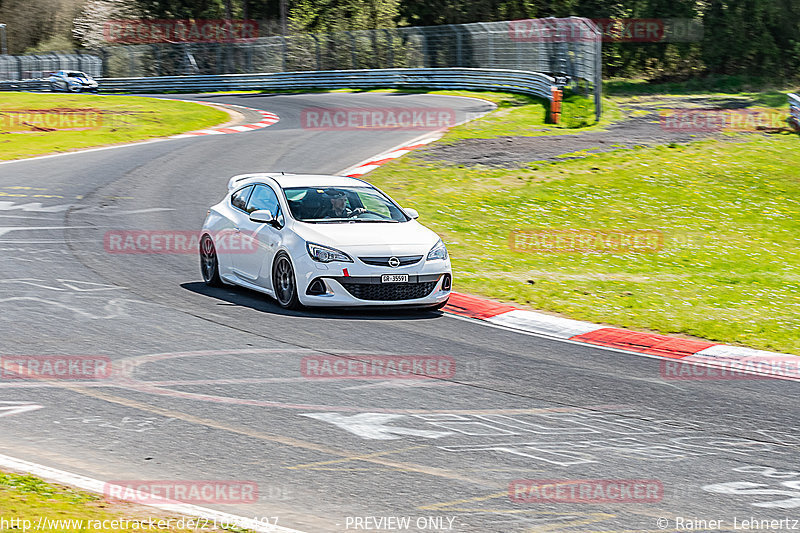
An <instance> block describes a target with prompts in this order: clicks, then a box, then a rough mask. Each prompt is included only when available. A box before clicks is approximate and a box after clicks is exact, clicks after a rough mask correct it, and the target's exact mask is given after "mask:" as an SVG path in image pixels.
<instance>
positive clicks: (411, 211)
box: [403, 207, 419, 218]
mask: <svg viewBox="0 0 800 533" xmlns="http://www.w3.org/2000/svg"><path fill="white" fill-rule="evenodd" d="M403 211H405V212H406V215H408V216H410V217H411V218H419V212H418V211H417V210H416V209H411V208H410V207H404V208H403Z"/></svg>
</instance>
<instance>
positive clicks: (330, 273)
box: [296, 258, 452, 307]
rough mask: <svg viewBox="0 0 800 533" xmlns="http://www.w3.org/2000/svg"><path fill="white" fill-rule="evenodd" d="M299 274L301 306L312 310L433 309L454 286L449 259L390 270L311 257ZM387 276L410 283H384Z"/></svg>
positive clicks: (299, 270) (297, 270)
mask: <svg viewBox="0 0 800 533" xmlns="http://www.w3.org/2000/svg"><path fill="white" fill-rule="evenodd" d="M302 262H303V263H306V262H305V261H302ZM298 266H299V265H298ZM296 272H297V273H298V275H297V278H298V280H297V282H298V287H297V292H298V297H299V299H300V303H302V304H303V305H307V306H310V307H360V306H381V307H394V306H400V307H409V306H419V307H429V306H435V305H438V304H440V303H443V302H445V301H447V299H448V298H449V297H450V289H451V287H452V272H451V268H450V260H449V259H447V260H437V261H430V262H427V261H425V260H424V259H423V260H422V261H421V262H420V263H418V264H415V265H409V266H405V267H404V266H401V267H398V268H389V267H376V266H370V265H365V264H363V263H360V262H356V263H339V262H335V263H328V264H324V263H318V262H316V261H313V260H311V259H310V258H309V260H308V262H307V263H306V264H304V265H302V267H301V268H298V269H296ZM301 272H305V273H306V275H302V274H300V273H301ZM383 274H408V282H403V283H382V282H381V276H382V275H383ZM320 284H322V286H320ZM322 291H324V292H322ZM309 292H311V293H315V294H309Z"/></svg>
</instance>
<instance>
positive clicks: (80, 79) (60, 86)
mask: <svg viewBox="0 0 800 533" xmlns="http://www.w3.org/2000/svg"><path fill="white" fill-rule="evenodd" d="M47 81H48V82H49V83H50V90H52V91H53V92H57V91H66V92H68V93H79V92H83V91H89V92H93V93H96V92H97V89H98V84H97V82H96V81H94V79H92V77H91V76H89V75H88V74H86V73H85V72H78V71H76V70H59V71H58V72H56V73H54V74H53V75H52V76H50V77H49V78H47Z"/></svg>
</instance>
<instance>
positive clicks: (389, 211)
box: [284, 186, 409, 224]
mask: <svg viewBox="0 0 800 533" xmlns="http://www.w3.org/2000/svg"><path fill="white" fill-rule="evenodd" d="M284 193H285V194H286V200H287V202H288V203H289V210H290V211H291V212H292V216H293V217H294V218H295V219H296V220H299V221H301V222H311V223H317V224H335V223H347V222H390V223H396V222H407V221H408V220H409V218H408V217H407V216H406V215H405V213H403V211H402V210H401V209H400V207H398V206H397V204H395V203H394V202H392V201H391V200H390V199H389V198H387V197H386V196H385V195H383V194H382V193H381V192H380V191H378V190H377V189H374V188H372V187H369V186H364V187H290V188H286V189H284Z"/></svg>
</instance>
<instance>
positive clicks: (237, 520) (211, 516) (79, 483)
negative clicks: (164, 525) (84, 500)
mask: <svg viewBox="0 0 800 533" xmlns="http://www.w3.org/2000/svg"><path fill="white" fill-rule="evenodd" d="M0 467H2V468H7V469H10V470H15V471H18V472H26V473H28V474H32V475H34V476H36V477H40V478H42V479H45V480H47V481H51V482H55V483H61V484H63V485H70V486H72V487H77V488H79V489H82V490H86V491H89V492H94V493H96V494H103V495H104V494H106V489H107V487H108V484H107V483H106V482H105V481H100V480H99V479H92V478H90V477H86V476H81V475H79V474H72V473H70V472H65V471H64V470H57V469H55V468H51V467H49V466H44V465H40V464H36V463H31V462H30V461H23V460H22V459H15V458H14V457H9V456H8V455H0ZM126 492H127V491H126ZM134 494H135V496H136V498H138V499H139V500H142V501H146V500H148V499H152V497H153V496H152V495H150V494H146V493H141V492H138V491H136V492H135V493H134ZM142 505H146V506H148V507H153V508H156V509H159V510H161V511H165V512H168V513H176V514H181V515H185V516H191V517H195V518H201V519H205V520H215V521H217V522H224V523H227V524H236V525H237V526H239V527H242V528H245V529H250V530H252V531H257V532H258V533H303V532H302V531H299V530H297V529H289V528H286V527H282V526H276V525H272V524H265V523H263V522H259V521H258V520H253V519H252V518H245V517H243V516H237V515H234V514H229V513H223V512H222V511H215V510H214V509H208V508H206V507H199V506H197V505H192V504H188V503H163V504H162V503H158V504H150V503H148V504H142Z"/></svg>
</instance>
